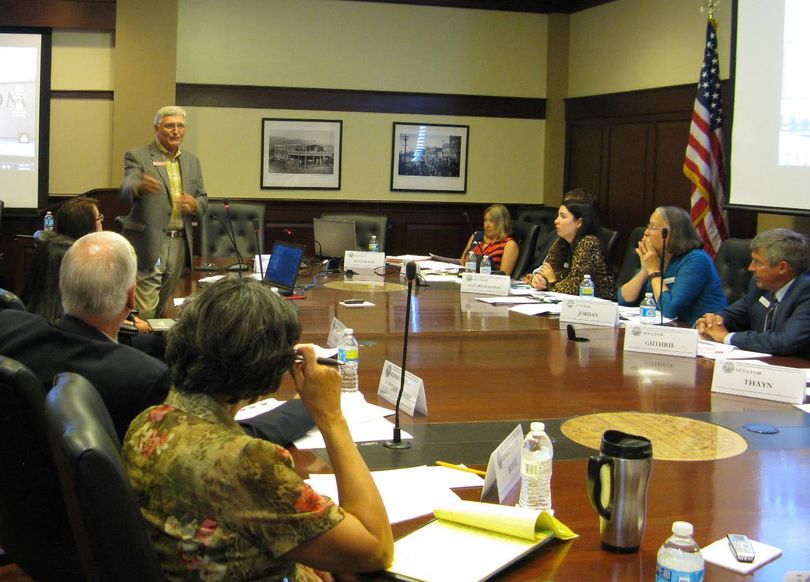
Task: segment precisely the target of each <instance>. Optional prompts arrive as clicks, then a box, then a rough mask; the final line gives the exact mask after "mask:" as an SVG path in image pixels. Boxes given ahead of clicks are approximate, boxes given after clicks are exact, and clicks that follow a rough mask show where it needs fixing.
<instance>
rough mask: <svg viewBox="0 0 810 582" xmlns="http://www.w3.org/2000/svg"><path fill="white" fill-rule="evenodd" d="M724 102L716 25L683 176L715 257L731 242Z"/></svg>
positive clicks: (709, 33)
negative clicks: (727, 215)
mask: <svg viewBox="0 0 810 582" xmlns="http://www.w3.org/2000/svg"><path fill="white" fill-rule="evenodd" d="M722 132H723V102H722V99H721V97H720V62H719V59H718V57H717V23H716V22H715V21H714V20H713V19H711V18H710V19H709V22H708V24H707V25H706V51H705V53H704V55H703V66H702V67H701V68H700V80H699V81H698V86H697V97H696V98H695V108H694V111H693V112H692V125H691V126H690V128H689V142H688V143H687V145H686V156H685V157H684V161H683V173H684V174H686V177H687V178H689V181H690V182H692V199H691V214H692V222H693V223H694V224H695V227H696V228H697V230H698V232H699V233H700V236H701V237H702V238H703V246H704V248H705V249H706V252H707V253H709V254H710V255H711V256H712V257H714V256H715V255H716V254H717V250H718V249H719V248H720V243H721V242H723V240H724V239H726V238H728V228H727V226H726V223H727V218H726V212H725V210H724V209H723V207H724V205H725V202H726V172H725V164H724V161H723V160H724V153H723V133H722Z"/></svg>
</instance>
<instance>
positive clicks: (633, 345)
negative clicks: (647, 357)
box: [624, 325, 698, 358]
mask: <svg viewBox="0 0 810 582" xmlns="http://www.w3.org/2000/svg"><path fill="white" fill-rule="evenodd" d="M697 344H698V332H697V330H695V329H685V328H680V327H669V326H658V325H628V326H627V329H626V330H625V332H624V351H626V352H642V353H647V354H661V355H667V356H679V357H682V358H694V357H697Z"/></svg>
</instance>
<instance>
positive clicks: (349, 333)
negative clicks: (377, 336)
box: [343, 327, 354, 335]
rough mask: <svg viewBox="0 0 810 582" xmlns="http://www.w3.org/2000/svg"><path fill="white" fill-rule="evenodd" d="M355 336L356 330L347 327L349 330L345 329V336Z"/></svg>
mask: <svg viewBox="0 0 810 582" xmlns="http://www.w3.org/2000/svg"><path fill="white" fill-rule="evenodd" d="M353 334H354V330H353V329H352V328H350V327H347V328H345V329H344V330H343V335H353Z"/></svg>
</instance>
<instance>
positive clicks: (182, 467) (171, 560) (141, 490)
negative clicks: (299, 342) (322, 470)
mask: <svg viewBox="0 0 810 582" xmlns="http://www.w3.org/2000/svg"><path fill="white" fill-rule="evenodd" d="M121 454H122V457H123V459H124V465H125V467H126V468H127V472H128V473H129V477H130V480H131V481H132V485H133V488H134V490H135V494H136V497H137V499H138V503H139V505H140V507H141V513H142V514H143V516H144V518H145V519H146V521H147V522H148V524H149V533H150V536H151V538H152V540H153V542H154V544H155V546H156V548H157V552H158V556H159V558H160V561H161V564H162V565H163V570H164V572H165V573H166V575H167V577H168V578H169V579H170V580H205V581H210V580H284V579H285V578H286V579H287V580H290V581H293V580H318V579H319V578H318V577H317V576H316V575H315V573H314V572H313V571H312V570H310V569H308V568H306V567H303V566H301V565H298V564H296V563H295V562H292V561H290V560H288V559H285V558H284V557H283V554H285V553H286V552H288V551H289V550H291V549H293V548H295V547H296V546H298V545H300V544H301V543H302V542H304V541H306V540H309V539H311V538H313V537H316V536H317V535H319V534H321V533H323V532H325V531H327V530H329V529H331V528H332V527H334V526H335V525H337V524H338V523H339V522H340V521H341V520H342V519H343V516H344V513H343V510H342V509H340V508H339V507H338V506H337V505H336V504H335V503H334V502H333V501H332V500H331V499H329V498H328V497H323V496H321V495H318V493H316V492H315V491H313V490H312V488H311V487H309V485H307V484H306V483H304V482H303V481H302V480H301V478H300V477H299V476H298V475H297V473H296V472H295V468H294V466H293V461H292V458H291V457H290V453H289V451H287V450H286V449H285V448H283V447H281V446H278V445H276V444H274V443H271V442H268V441H263V440H260V439H256V438H253V437H251V436H248V435H246V434H245V433H244V431H243V430H242V428H241V427H240V426H239V425H238V424H236V422H235V421H234V420H233V419H232V418H231V417H230V416H229V415H228V414H227V412H226V411H225V410H224V409H223V408H222V407H221V406H220V405H219V404H218V403H217V402H216V401H215V400H213V399H212V398H210V397H208V396H206V395H203V394H185V393H182V392H179V391H177V390H175V389H172V390H171V392H170V393H169V396H168V397H167V398H166V402H165V403H164V404H162V405H160V406H154V407H152V408H149V409H147V410H145V411H144V412H142V413H141V414H140V415H139V416H138V417H137V418H136V419H135V420H134V421H133V422H132V424H131V425H130V428H129V431H128V432H127V435H126V438H125V439H124V445H123V449H122V451H121Z"/></svg>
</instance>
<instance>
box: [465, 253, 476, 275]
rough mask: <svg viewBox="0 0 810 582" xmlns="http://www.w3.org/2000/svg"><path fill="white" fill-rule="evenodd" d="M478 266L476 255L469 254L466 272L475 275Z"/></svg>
mask: <svg viewBox="0 0 810 582" xmlns="http://www.w3.org/2000/svg"><path fill="white" fill-rule="evenodd" d="M477 264H478V260H477V259H476V255H475V253H474V252H473V251H470V252H469V253H467V262H466V263H465V264H464V271H466V272H467V273H475V267H476V265H477Z"/></svg>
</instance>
